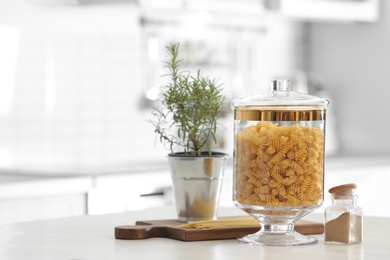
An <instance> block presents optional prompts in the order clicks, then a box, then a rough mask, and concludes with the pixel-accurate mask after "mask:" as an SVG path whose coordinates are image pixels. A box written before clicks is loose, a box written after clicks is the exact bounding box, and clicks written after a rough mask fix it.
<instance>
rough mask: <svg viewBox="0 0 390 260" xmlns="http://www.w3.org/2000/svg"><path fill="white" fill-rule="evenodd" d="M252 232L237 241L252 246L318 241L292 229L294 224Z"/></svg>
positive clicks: (293, 244)
mask: <svg viewBox="0 0 390 260" xmlns="http://www.w3.org/2000/svg"><path fill="white" fill-rule="evenodd" d="M263 227H266V226H263V225H262V228H261V229H260V231H258V232H257V233H254V234H250V235H247V236H244V237H242V238H239V239H238V241H240V242H241V243H245V244H248V245H254V246H297V245H309V244H315V243H317V242H318V240H317V238H315V237H310V236H305V235H302V234H299V233H298V232H296V231H294V226H293V225H292V226H291V227H288V228H287V229H288V230H286V231H272V229H284V228H286V227H285V226H280V225H278V226H277V227H275V226H272V227H269V228H263Z"/></svg>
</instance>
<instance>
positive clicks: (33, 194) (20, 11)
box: [0, 0, 390, 224]
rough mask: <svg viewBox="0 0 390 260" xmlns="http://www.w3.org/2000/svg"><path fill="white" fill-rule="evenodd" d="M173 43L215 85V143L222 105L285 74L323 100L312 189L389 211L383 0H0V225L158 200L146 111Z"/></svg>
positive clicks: (166, 184) (387, 20)
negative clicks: (220, 98)
mask: <svg viewBox="0 0 390 260" xmlns="http://www.w3.org/2000/svg"><path fill="white" fill-rule="evenodd" d="M173 41H177V42H180V43H181V47H182V53H183V56H184V58H185V59H186V63H185V64H184V65H185V67H186V68H188V69H197V68H199V67H201V68H202V69H203V70H204V72H205V74H208V75H210V76H211V77H213V78H217V79H219V82H220V83H223V86H224V91H225V94H226V96H227V97H228V98H227V104H226V108H225V111H224V113H223V117H222V118H221V119H220V120H221V123H222V124H223V125H224V126H225V129H223V130H222V131H221V132H220V133H219V138H220V140H221V145H220V147H218V149H220V150H221V151H225V152H227V153H229V154H230V155H232V154H233V150H232V141H233V129H232V127H233V118H232V113H231V111H230V107H229V102H230V101H231V100H232V99H233V98H239V97H243V96H247V95H251V94H256V93H258V92H262V91H264V90H265V89H266V87H267V86H268V85H267V84H268V82H269V80H270V79H271V78H274V77H289V78H291V79H292V81H293V87H294V89H295V90H297V91H301V92H307V93H310V94H314V95H319V96H324V97H328V98H330V99H331V106H330V108H329V110H328V118H327V120H328V121H327V133H326V134H327V137H326V138H327V140H326V157H327V158H326V162H327V165H326V179H325V189H326V190H327V189H329V188H330V187H331V186H334V185H338V184H342V183H345V182H356V183H357V184H358V189H357V192H358V194H359V197H360V200H359V204H360V205H361V206H362V207H363V208H364V209H365V210H366V214H369V215H376V216H390V210H389V208H388V207H387V208H386V207H384V206H383V205H384V204H383V201H385V200H386V199H390V195H389V193H388V192H386V189H387V183H390V160H389V159H390V140H389V128H390V120H389V119H390V113H389V108H388V102H389V101H388V99H389V96H390V88H389V87H388V84H389V83H388V82H389V81H390V72H389V68H390V67H389V64H388V63H389V60H390V51H389V46H390V3H389V2H388V1H380V0H240V1H238V0H164V1H161V0H160V1H158V0H138V1H137V0H112V1H110V0H14V1H7V0H0V224H5V223H11V222H17V221H28V220H35V219H44V218H54V217H67V216H77V215H82V214H90V215H94V214H106V213H112V212H121V211H126V210H130V211H131V210H138V209H143V208H149V207H157V206H162V205H168V204H171V203H172V201H171V196H170V185H171V184H170V183H171V180H170V176H169V170H168V164H167V159H166V155H167V153H168V150H166V149H165V148H164V147H163V145H161V144H160V143H159V142H158V140H156V136H155V134H154V132H153V127H152V125H151V124H150V123H149V122H148V120H149V119H151V112H152V108H153V107H154V106H156V105H157V104H158V102H157V101H156V98H157V93H158V91H159V87H160V86H161V85H162V84H163V83H164V81H163V80H164V78H163V77H161V76H162V75H163V74H164V73H165V71H164V70H163V65H164V64H163V60H165V58H166V53H165V50H164V46H165V45H167V44H168V43H169V42H173ZM230 166H231V165H230ZM225 175H226V178H225V184H224V187H223V191H222V198H221V206H233V204H232V201H231V193H232V192H231V183H232V180H231V177H232V170H231V167H230V168H228V169H227V172H226V173H225ZM327 197H328V193H327V192H325V203H324V206H326V205H329V203H330V202H329V200H328V198H327Z"/></svg>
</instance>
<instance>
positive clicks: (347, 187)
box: [325, 183, 363, 245]
mask: <svg viewBox="0 0 390 260" xmlns="http://www.w3.org/2000/svg"><path fill="white" fill-rule="evenodd" d="M356 187H357V185H356V184H354V183H349V184H343V185H340V186H336V187H333V188H331V189H329V193H330V194H331V199H332V205H331V206H329V207H327V208H326V209H325V242H326V243H328V244H340V245H349V244H359V243H362V242H363V209H362V208H361V207H359V206H357V204H356V201H357V198H358V196H357V195H356V194H355V189H356Z"/></svg>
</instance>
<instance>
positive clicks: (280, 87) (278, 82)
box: [271, 79, 291, 91]
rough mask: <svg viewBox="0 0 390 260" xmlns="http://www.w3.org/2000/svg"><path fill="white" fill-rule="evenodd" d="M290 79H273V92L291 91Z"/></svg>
mask: <svg viewBox="0 0 390 260" xmlns="http://www.w3.org/2000/svg"><path fill="white" fill-rule="evenodd" d="M290 83H291V82H290V80H289V79H273V80H271V88H272V91H290Z"/></svg>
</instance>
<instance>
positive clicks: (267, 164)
mask: <svg viewBox="0 0 390 260" xmlns="http://www.w3.org/2000/svg"><path fill="white" fill-rule="evenodd" d="M328 105H329V100H328V99H326V98H321V97H315V96H311V95H308V94H305V93H299V92H295V91H292V90H291V89H290V81H289V80H287V79H275V80H272V81H271V84H270V90H269V91H267V92H264V93H261V94H258V95H254V96H249V97H245V98H242V99H235V100H233V102H232V108H233V110H234V172H233V176H234V180H233V201H234V204H235V205H236V206H237V207H238V208H240V209H241V210H243V211H245V212H246V213H248V214H249V215H251V216H253V217H254V218H256V219H257V220H258V221H259V222H260V226H261V228H260V230H259V232H257V233H255V234H250V235H247V236H245V237H242V238H239V240H240V241H241V242H243V243H248V244H251V245H301V244H312V243H316V242H317V239H316V238H314V237H310V236H304V235H301V234H299V233H297V232H295V231H294V224H295V221H296V220H298V219H300V218H302V217H303V216H304V215H306V214H308V213H309V212H311V211H313V210H315V209H317V208H319V207H320V206H321V205H322V203H323V196H324V195H323V187H324V178H323V177H324V143H325V115H326V108H327V107H328Z"/></svg>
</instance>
